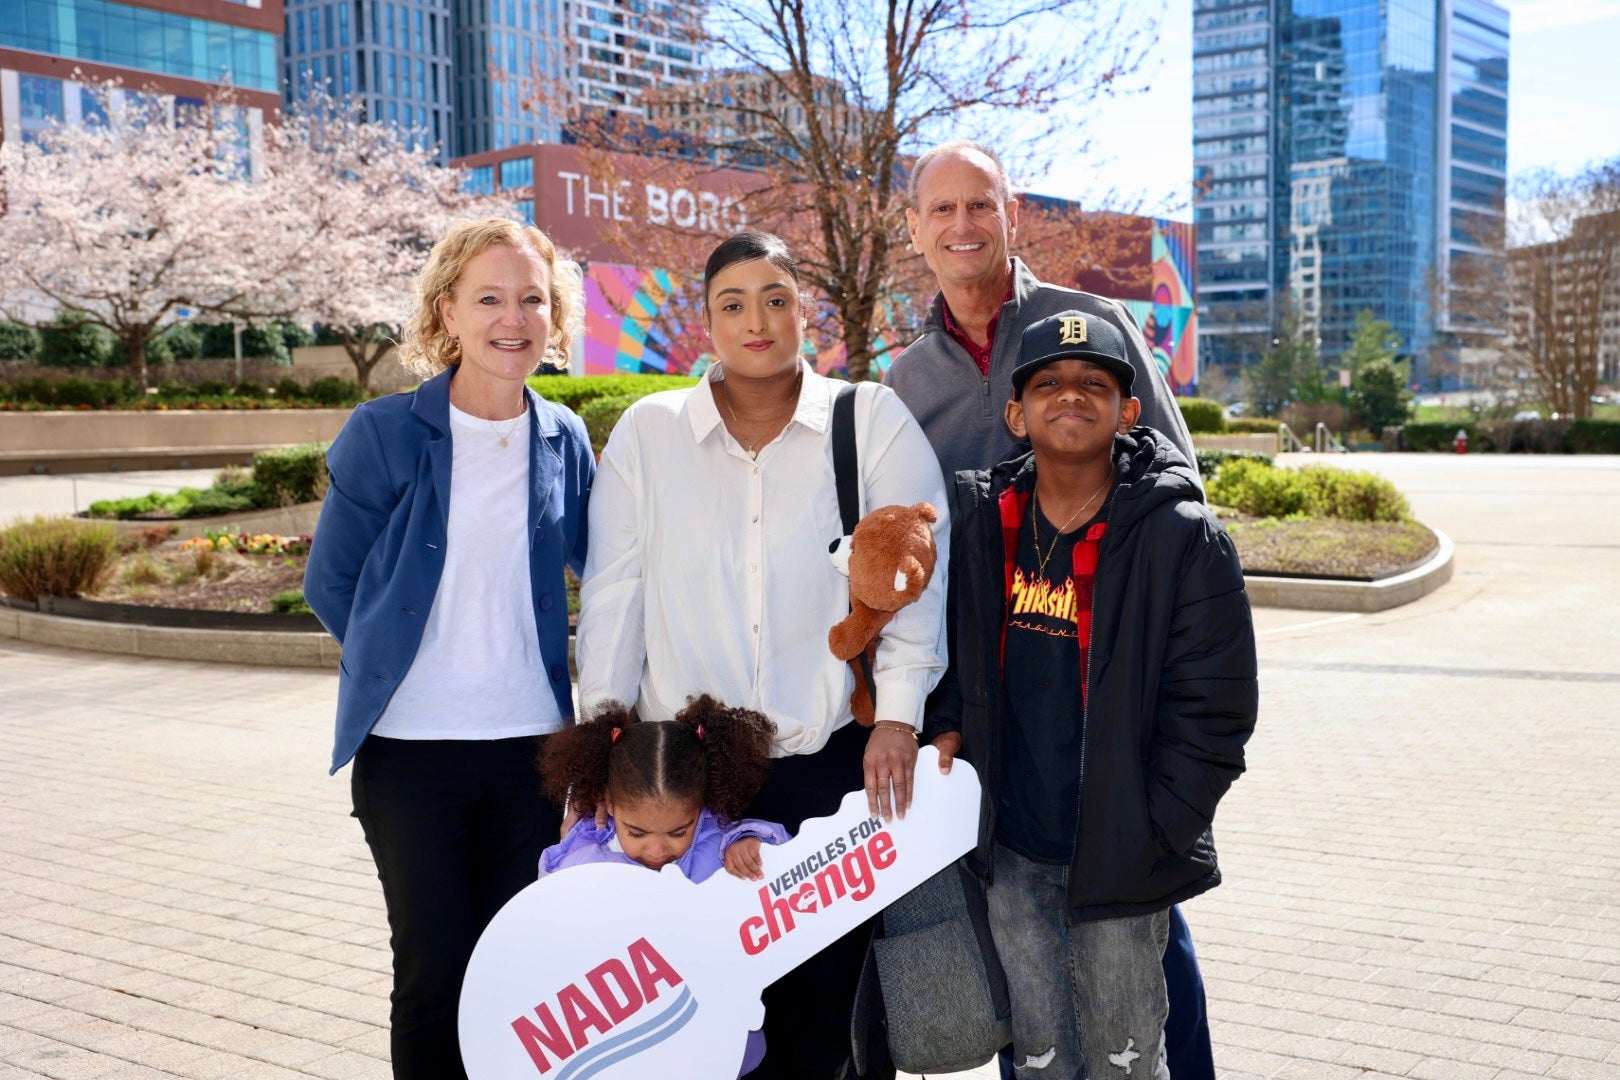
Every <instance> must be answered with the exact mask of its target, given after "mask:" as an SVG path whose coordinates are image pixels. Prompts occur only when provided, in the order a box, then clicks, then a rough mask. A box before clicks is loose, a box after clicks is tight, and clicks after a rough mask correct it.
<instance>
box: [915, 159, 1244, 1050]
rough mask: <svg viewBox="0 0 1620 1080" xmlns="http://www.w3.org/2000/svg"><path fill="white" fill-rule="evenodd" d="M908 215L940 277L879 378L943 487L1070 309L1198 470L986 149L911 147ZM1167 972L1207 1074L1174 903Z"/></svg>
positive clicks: (1131, 348)
mask: <svg viewBox="0 0 1620 1080" xmlns="http://www.w3.org/2000/svg"><path fill="white" fill-rule="evenodd" d="M906 226H907V228H908V229H909V230H910V232H911V246H912V247H913V248H914V249H915V250H916V251H917V252H918V253H919V254H920V255H922V257H923V258H924V259H925V260H926V261H927V263H928V268H929V269H930V270H932V271H933V272H934V277H935V279H936V280H937V281H938V282H939V293H938V294H937V295H936V296H935V297H934V303H933V305H932V307H931V308H930V309H929V312H928V321H927V322H926V323H925V324H924V326H923V332H922V336H921V337H919V338H918V339H917V340H916V341H914V342H912V343H911V345H910V347H908V348H907V349H906V351H905V352H903V353H901V354H900V356H899V357H898V358H896V360H895V361H894V363H893V364H892V365H890V367H889V372H888V375H887V376H885V378H884V380H883V381H884V382H885V383H886V384H887V385H888V386H890V387H891V388H893V389H894V391H895V392H896V393H897V394H899V395H900V400H901V401H904V402H905V403H906V406H907V407H908V408H909V409H911V413H912V415H913V416H915V417H916V418H917V422H918V423H919V424H921V425H922V429H923V434H925V435H927V436H928V441H929V443H930V444H932V446H933V448H934V453H935V454H936V455H937V456H938V457H939V466H940V469H941V470H942V471H943V472H944V473H945V490H946V491H948V492H949V491H954V490H955V487H956V473H957V472H958V471H959V470H964V469H989V468H992V467H994V466H995V465H997V464H999V463H1000V462H1002V461H1005V460H1007V459H1008V458H1011V457H1013V456H1014V453H1015V449H1014V448H1015V446H1016V443H1015V442H1014V439H1013V437H1012V434H1011V433H1010V432H1008V430H1007V427H1006V424H1005V423H1004V422H1003V420H1002V416H1003V415H1004V413H1005V409H1006V405H1007V401H1008V399H1009V398H1011V397H1012V370H1013V368H1014V367H1015V366H1016V365H1017V363H1018V347H1019V342H1020V341H1021V339H1022V338H1023V335H1024V330H1025V328H1026V327H1029V326H1032V325H1033V324H1035V323H1037V322H1039V321H1040V320H1042V319H1044V318H1046V317H1047V316H1049V315H1055V314H1057V313H1058V312H1060V311H1069V310H1074V309H1078V310H1080V311H1083V312H1085V313H1086V314H1088V315H1095V316H1098V317H1099V318H1102V319H1105V320H1107V321H1108V322H1110V323H1112V324H1114V326H1116V327H1118V328H1119V330H1120V333H1121V335H1122V336H1123V337H1124V339H1125V351H1126V355H1127V357H1128V359H1129V360H1130V362H1131V366H1132V367H1134V368H1135V369H1136V379H1135V383H1134V385H1133V387H1132V391H1131V392H1132V393H1133V394H1135V395H1136V397H1138V398H1139V399H1140V400H1141V402H1142V413H1141V417H1140V419H1139V420H1138V421H1137V422H1138V423H1140V424H1145V425H1147V426H1148V427H1151V428H1154V429H1156V430H1157V431H1159V432H1160V433H1162V434H1163V435H1164V436H1165V437H1166V438H1168V439H1169V440H1170V441H1171V442H1173V443H1175V445H1176V447H1177V449H1179V450H1180V451H1181V452H1182V453H1183V454H1185V455H1186V456H1187V460H1188V461H1190V462H1193V463H1194V466H1195V469H1194V473H1195V475H1196V471H1197V470H1196V463H1197V458H1196V457H1194V455H1193V448H1192V439H1191V438H1190V437H1189V436H1188V434H1187V424H1186V422H1185V421H1184V420H1182V418H1181V409H1180V408H1178V407H1177V405H1176V402H1175V398H1174V397H1173V396H1172V395H1171V393H1170V387H1169V386H1168V385H1166V383H1165V381H1164V376H1163V375H1161V374H1160V373H1159V365H1158V364H1156V363H1155V362H1154V361H1153V357H1152V355H1151V354H1150V353H1149V352H1148V350H1147V343H1146V342H1145V341H1144V340H1143V338H1142V331H1141V330H1140V329H1139V328H1138V327H1137V325H1136V321H1135V320H1134V319H1132V318H1131V315H1130V313H1129V312H1128V311H1126V310H1125V307H1124V305H1122V304H1120V303H1119V302H1118V301H1116V300H1107V299H1104V298H1103V297H1100V296H1093V295H1092V294H1091V293H1085V292H1080V291H1078V290H1076V289H1066V288H1064V287H1063V286H1061V285H1048V284H1046V283H1044V282H1042V281H1040V280H1039V279H1038V278H1036V277H1035V275H1034V274H1033V273H1031V272H1030V269H1029V267H1027V266H1025V265H1024V263H1023V262H1022V261H1021V260H1019V259H1017V258H1015V257H1013V256H1012V255H1011V254H1010V252H1009V248H1010V247H1011V246H1012V242H1013V239H1014V238H1015V237H1016V236H1017V233H1018V200H1017V199H1015V198H1013V196H1012V188H1011V185H1010V184H1009V182H1008V179H1007V172H1006V170H1005V169H1004V168H1002V165H1001V161H1000V159H999V158H997V157H996V155H995V153H994V152H992V151H991V150H988V149H986V148H985V147H983V146H980V145H979V144H977V143H973V142H968V141H966V140H961V141H957V142H949V143H945V144H943V145H941V146H936V147H935V148H933V149H932V150H929V151H928V152H927V153H925V154H923V155H922V157H920V158H918V159H917V164H916V166H915V167H914V168H913V169H912V171H911V189H910V201H909V205H908V206H907V209H906ZM1164 973H1165V982H1166V985H1167V987H1168V989H1169V997H1170V1001H1169V1005H1170V1012H1169V1017H1168V1020H1167V1022H1166V1024H1165V1040H1166V1044H1167V1047H1168V1050H1169V1059H1170V1073H1171V1075H1172V1076H1174V1077H1176V1078H1177V1080H1214V1076H1215V1065H1214V1061H1213V1058H1212V1053H1211V1047H1210V1037H1209V1021H1208V1018H1207V1015H1206V1012H1205V1005H1204V985H1203V978H1202V976H1201V975H1200V973H1199V971H1198V960H1197V956H1196V954H1195V953H1194V951H1193V944H1192V938H1191V935H1190V934H1189V933H1188V930H1187V923H1186V920H1185V919H1183V918H1182V916H1181V912H1180V909H1179V908H1174V909H1172V914H1171V919H1170V944H1169V948H1168V949H1167V950H1166V952H1165V963H1164ZM1001 1066H1002V1075H1003V1076H1007V1077H1010V1076H1012V1075H1013V1062H1012V1060H1011V1055H1010V1054H1008V1053H1007V1052H1006V1051H1003V1054H1002V1063H1001Z"/></svg>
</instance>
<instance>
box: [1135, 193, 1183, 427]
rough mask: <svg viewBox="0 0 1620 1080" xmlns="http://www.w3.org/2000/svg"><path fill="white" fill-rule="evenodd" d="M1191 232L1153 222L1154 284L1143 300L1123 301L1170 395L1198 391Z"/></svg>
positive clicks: (1173, 224)
mask: <svg viewBox="0 0 1620 1080" xmlns="http://www.w3.org/2000/svg"><path fill="white" fill-rule="evenodd" d="M1196 250H1197V247H1196V243H1195V237H1194V233H1193V227H1192V226H1191V225H1189V224H1187V223H1185V222H1181V221H1164V220H1161V219H1159V218H1155V219H1154V220H1153V285H1152V289H1153V292H1152V297H1151V299H1148V300H1131V299H1127V300H1125V301H1124V304H1125V307H1126V308H1128V309H1129V310H1130V313H1131V314H1132V315H1133V316H1135V317H1136V322H1137V324H1138V325H1139V326H1141V327H1142V336H1143V337H1145V338H1147V344H1148V348H1149V349H1150V350H1152V352H1153V358H1154V359H1155V360H1157V361H1158V362H1159V371H1160V372H1162V373H1163V374H1164V377H1165V378H1166V379H1167V380H1168V381H1169V383H1170V389H1171V391H1172V392H1173V393H1176V394H1179V395H1190V394H1193V393H1196V391H1197V389H1198V309H1197V307H1196V302H1195V300H1194V298H1193V283H1194V276H1193V266H1194V258H1195V255H1194V253H1195V252H1196Z"/></svg>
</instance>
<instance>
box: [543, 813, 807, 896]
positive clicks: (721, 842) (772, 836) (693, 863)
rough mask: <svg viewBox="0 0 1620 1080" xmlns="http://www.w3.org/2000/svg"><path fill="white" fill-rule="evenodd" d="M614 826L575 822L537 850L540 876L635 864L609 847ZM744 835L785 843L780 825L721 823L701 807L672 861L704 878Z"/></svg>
mask: <svg viewBox="0 0 1620 1080" xmlns="http://www.w3.org/2000/svg"><path fill="white" fill-rule="evenodd" d="M613 828H614V826H613V819H612V818H608V824H607V828H605V829H598V828H597V827H596V822H594V821H592V820H591V819H590V818H585V819H583V820H581V821H579V822H577V823H576V824H575V825H574V827H573V828H572V829H571V830H569V833H568V835H567V836H565V837H563V839H562V842H561V843H559V844H553V845H552V846H551V847H548V848H546V850H545V851H543V852H541V853H540V876H541V877H545V876H546V875H547V874H550V873H552V872H554V871H557V870H561V869H563V868H564V867H569V866H583V865H585V864H586V863H599V862H620V863H630V864H632V865H637V864H636V861H635V860H634V859H632V858H631V857H630V856H628V855H626V854H625V853H624V852H622V851H615V850H614V849H613V848H611V847H609V846H608V844H609V842H610V841H611V840H612V839H613ZM745 836H757V837H759V839H760V841H761V842H762V843H766V844H785V843H787V841H788V834H787V830H786V829H784V828H782V826H780V825H776V824H773V823H771V822H769V821H755V820H754V819H752V818H748V819H745V820H743V821H737V822H733V823H731V824H729V825H722V824H721V822H720V819H719V818H717V817H715V816H714V814H712V813H710V812H709V810H708V809H707V808H704V811H703V813H702V814H700V815H698V823H697V836H695V837H693V839H692V846H691V847H689V848H687V849H686V854H685V855H682V856H681V857H680V858H679V859H676V860H675V865H676V866H677V867H679V868H680V871H681V873H683V874H685V875H686V879H687V880H688V881H693V882H698V881H707V880H708V879H709V878H710V877H711V876H712V875H713V874H714V872H715V871H716V870H719V869H720V868H721V867H722V866H724V865H725V855H726V848H728V847H730V846H731V845H732V844H734V843H736V842H737V841H738V840H741V839H742V838H743V837H745Z"/></svg>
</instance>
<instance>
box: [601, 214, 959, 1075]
mask: <svg viewBox="0 0 1620 1080" xmlns="http://www.w3.org/2000/svg"><path fill="white" fill-rule="evenodd" d="M704 286H705V306H704V327H705V329H706V330H707V331H708V333H709V337H710V339H711V341H712V343H713V348H714V354H715V357H716V361H715V363H714V364H713V365H712V366H711V367H710V368H709V370H708V372H707V374H706V377H705V378H704V379H703V381H702V382H701V383H699V384H698V385H697V386H695V387H693V388H691V389H690V390H676V391H669V392H666V393H661V394H654V395H652V396H650V397H646V398H643V399H641V400H640V401H638V402H636V403H635V404H634V405H633V406H631V407H630V409H628V410H627V411H626V412H625V414H624V417H623V418H622V419H621V420H620V421H619V424H618V426H617V427H615V428H614V430H613V433H612V436H611V437H610V438H609V439H608V444H607V448H606V450H604V452H603V454H602V459H601V461H600V463H599V466H598V472H597V476H596V481H595V484H594V486H593V488H592V492H591V503H590V515H589V516H590V533H591V546H590V552H589V555H588V557H587V562H586V570H585V579H584V589H583V591H582V594H581V612H580V620H579V633H578V646H577V649H578V652H577V655H578V662H579V671H580V704H581V707H582V709H583V710H584V711H585V712H587V713H588V712H589V711H590V710H591V708H592V707H593V706H594V705H597V704H600V703H602V702H604V701H622V702H626V703H633V704H634V705H635V707H636V709H637V710H638V712H639V713H640V714H641V716H642V717H643V718H644V719H647V720H669V719H671V718H672V717H673V716H674V715H675V713H676V712H677V711H679V710H680V709H681V707H682V706H683V705H684V704H685V702H686V699H687V697H688V696H689V695H691V694H696V693H708V694H712V695H714V696H715V697H717V698H718V699H720V700H722V701H724V702H725V703H726V704H728V705H732V706H743V707H747V708H750V709H756V710H758V711H760V712H763V713H764V714H765V715H766V716H769V717H770V718H771V720H773V721H774V722H775V724H776V728H777V741H776V747H775V751H774V757H775V761H774V764H773V768H772V775H771V778H770V780H769V781H767V783H766V786H765V788H764V790H763V791H761V793H760V795H759V796H758V797H757V798H756V799H755V801H754V803H753V805H752V806H750V807H749V815H750V816H755V817H763V818H766V819H768V820H772V821H779V822H782V823H783V824H784V825H785V826H787V828H788V829H789V831H790V832H796V831H798V828H799V826H800V824H801V823H802V822H803V821H804V820H805V819H807V818H811V817H820V816H824V815H826V814H830V813H832V812H833V811H834V810H835V809H836V808H837V806H838V803H839V801H840V800H841V799H842V797H843V796H844V794H846V793H847V792H850V791H853V790H856V789H857V788H861V787H864V788H865V790H866V793H867V798H868V801H869V803H870V805H871V808H872V812H873V813H874V814H882V815H883V816H885V817H888V816H889V815H890V814H892V813H902V814H903V813H904V812H905V811H906V809H908V808H909V805H910V801H911V782H912V776H913V772H914V769H915V765H916V758H917V740H916V735H915V733H916V732H917V731H918V730H919V729H920V728H921V726H922V710H923V702H924V700H925V699H926V697H927V696H928V692H929V691H930V690H932V689H933V687H934V684H935V683H936V682H938V680H939V676H940V674H941V672H942V671H943V670H944V664H945V655H944V608H945V579H946V567H945V563H944V560H945V558H946V553H947V548H948V546H949V544H948V540H947V538H948V535H949V526H948V523H947V521H946V520H945V516H946V515H945V507H946V500H945V491H944V488H943V484H942V481H941V478H940V472H939V466H938V462H937V460H936V458H935V457H934V453H933V450H932V449H931V448H930V447H929V445H928V441H927V439H926V438H925V437H924V436H923V433H922V430H921V429H920V428H919V427H918V426H917V423H916V421H915V420H913V419H912V417H911V414H910V412H908V411H907V409H906V407H905V406H904V405H903V404H901V402H900V400H899V398H897V397H896V396H895V395H894V393H893V392H892V391H890V390H888V389H887V388H885V387H882V386H880V385H878V384H876V383H862V384H860V385H859V386H858V388H857V390H856V399H855V409H854V414H855V433H856V447H857V453H858V458H859V467H860V495H861V512H862V513H865V512H866V511H868V510H871V509H874V508H876V507H879V506H887V505H890V504H893V503H901V504H911V503H916V502H928V503H932V504H933V505H934V506H935V507H936V508H938V509H939V511H940V520H939V521H938V523H937V524H936V525H935V536H936V540H937V541H938V547H939V557H940V563H939V565H938V566H936V568H935V571H934V578H933V581H932V583H931V584H930V585H929V588H928V590H927V591H926V592H925V593H924V594H923V596H922V597H920V598H919V599H918V600H917V601H916V602H915V603H913V604H911V605H909V606H908V607H905V608H902V609H901V611H900V612H899V613H898V614H897V615H896V616H895V618H894V619H893V621H891V622H890V623H889V625H888V626H887V628H885V630H884V634H883V640H882V643H881V644H880V646H879V648H878V652H877V658H876V662H875V663H874V665H873V681H874V682H875V684H876V689H877V694H876V702H877V707H876V713H877V722H876V724H875V726H874V727H873V728H871V729H866V728H862V727H860V726H858V725H856V724H855V723H854V720H853V717H852V715H851V713H850V708H849V697H850V692H851V690H852V689H853V678H852V676H851V674H850V670H849V667H848V665H847V664H845V663H843V662H841V661H839V660H838V659H836V658H835V657H834V656H833V655H832V654H831V652H830V651H829V650H828V647H827V631H828V629H829V628H831V626H832V625H833V624H834V623H836V622H837V621H839V620H840V619H842V618H843V617H844V615H845V614H846V613H847V612H848V598H849V591H848V583H847V581H846V580H845V579H844V578H843V577H842V576H841V575H840V574H839V572H838V570H837V569H836V568H835V567H834V566H833V564H832V562H831V560H830V559H829V558H828V550H827V549H828V545H829V543H830V542H831V541H834V540H836V539H837V538H838V537H839V536H840V535H841V534H842V533H843V525H842V522H841V520H840V517H839V511H838V497H837V488H836V483H835V479H834V474H833V465H832V445H831V417H832V403H833V398H834V395H835V394H836V392H837V390H838V388H839V387H840V386H842V385H843V384H842V383H839V382H836V381H834V380H831V379H827V378H824V377H823V376H821V375H819V374H817V373H816V371H815V370H814V369H813V368H812V367H811V366H810V365H808V364H806V363H805V362H804V360H803V358H802V356H801V350H802V346H803V341H804V326H805V300H804V298H803V296H802V295H801V292H800V283H799V276H798V270H797V265H796V263H795V260H794V258H793V255H792V253H791V252H790V251H789V249H788V248H787V245H786V244H784V243H783V242H782V241H781V240H780V239H778V238H777V237H775V236H770V235H768V234H764V233H742V234H739V235H737V236H733V237H731V238H730V239H728V240H726V241H725V242H723V243H722V244H721V245H720V246H719V247H717V248H716V249H715V250H714V252H713V253H712V254H711V255H710V257H709V261H708V265H707V266H706V268H705V270H704ZM865 945H866V936H865V933H864V932H863V931H857V932H855V933H853V934H851V935H850V936H849V937H848V938H846V939H845V940H844V941H842V942H840V943H838V944H836V945H834V946H832V947H830V948H829V949H828V950H826V951H825V952H823V953H822V954H821V955H819V956H818V957H816V958H815V959H813V960H812V961H810V962H809V963H807V964H805V965H803V966H802V967H800V968H799V969H798V970H796V971H795V972H793V973H792V974H790V975H789V976H787V977H786V978H784V979H783V980H781V981H780V982H778V983H777V984H776V985H774V986H773V987H771V988H770V989H769V990H767V991H766V993H765V1005H766V1019H765V1033H766V1041H767V1045H768V1047H769V1050H768V1052H767V1055H766V1058H765V1061H764V1062H763V1063H762V1065H761V1066H760V1069H759V1071H758V1072H757V1073H756V1074H754V1075H757V1076H759V1077H795V1078H796V1077H805V1078H807V1080H810V1078H813V1080H829V1078H830V1077H832V1076H834V1075H835V1074H836V1073H837V1072H838V1069H839V1067H840V1065H841V1064H842V1063H843V1062H844V1060H845V1059H846V1058H847V1057H848V1056H849V1020H850V1006H851V1004H852V1001H853V996H854V988H855V984H856V982H857V980H858V978H859V974H860V967H861V963H862V959H863V957H864V951H865Z"/></svg>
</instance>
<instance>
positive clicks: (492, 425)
mask: <svg viewBox="0 0 1620 1080" xmlns="http://www.w3.org/2000/svg"><path fill="white" fill-rule="evenodd" d="M527 415H528V409H527V408H525V409H524V411H523V412H522V413H520V414H519V415H518V418H517V419H516V420H513V421H512V426H511V427H509V428H507V429H506V431H505V432H504V433H502V431H501V429H500V428H498V427H496V426H495V421H493V420H489V419H485V420H484V423H486V424H488V425H489V430H491V431H493V432H494V433H495V437H496V438H497V439H499V440H501V449H502V450H505V449H506V444H507V443H508V442H509V441H511V438H512V435H513V434H514V433H515V432H516V431H517V429H518V425H519V424H521V423H523V418H524V417H525V416H527Z"/></svg>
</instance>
